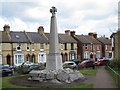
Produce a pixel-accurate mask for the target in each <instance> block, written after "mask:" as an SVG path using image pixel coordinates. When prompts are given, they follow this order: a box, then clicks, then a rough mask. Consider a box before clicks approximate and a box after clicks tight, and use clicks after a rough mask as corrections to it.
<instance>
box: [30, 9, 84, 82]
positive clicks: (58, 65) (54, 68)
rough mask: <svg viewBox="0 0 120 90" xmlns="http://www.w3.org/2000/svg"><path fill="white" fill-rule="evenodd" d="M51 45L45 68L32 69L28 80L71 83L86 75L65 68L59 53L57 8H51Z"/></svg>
mask: <svg viewBox="0 0 120 90" xmlns="http://www.w3.org/2000/svg"><path fill="white" fill-rule="evenodd" d="M50 12H51V13H52V16H51V26H50V38H49V39H50V47H49V54H48V56H47V61H46V69H45V70H32V71H31V72H30V73H29V78H28V80H37V81H40V82H47V81H48V82H51V83H52V82H55V83H71V82H73V81H75V80H79V79H84V76H83V75H82V74H81V73H80V72H79V71H77V70H72V69H69V68H67V69H63V66H62V59H61V55H60V54H59V42H58V33H57V21H56V12H57V9H56V8H55V7H52V8H51V9H50Z"/></svg>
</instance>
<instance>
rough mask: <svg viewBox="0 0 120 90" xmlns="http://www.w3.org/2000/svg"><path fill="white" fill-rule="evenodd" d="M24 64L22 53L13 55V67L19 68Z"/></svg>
mask: <svg viewBox="0 0 120 90" xmlns="http://www.w3.org/2000/svg"><path fill="white" fill-rule="evenodd" d="M23 62H24V55H23V54H22V53H17V54H14V65H16V66H19V65H21V64H22V63H23Z"/></svg>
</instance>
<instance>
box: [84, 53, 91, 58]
mask: <svg viewBox="0 0 120 90" xmlns="http://www.w3.org/2000/svg"><path fill="white" fill-rule="evenodd" d="M88 58H90V53H89V52H88V51H86V52H84V59H88Z"/></svg>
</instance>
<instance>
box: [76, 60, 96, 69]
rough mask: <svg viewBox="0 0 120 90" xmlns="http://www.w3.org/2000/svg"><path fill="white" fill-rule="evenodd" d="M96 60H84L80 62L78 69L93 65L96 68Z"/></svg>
mask: <svg viewBox="0 0 120 90" xmlns="http://www.w3.org/2000/svg"><path fill="white" fill-rule="evenodd" d="M94 66H95V64H94V60H84V61H82V62H81V63H79V64H78V69H81V68H88V67H93V68H94Z"/></svg>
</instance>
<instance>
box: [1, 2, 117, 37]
mask: <svg viewBox="0 0 120 90" xmlns="http://www.w3.org/2000/svg"><path fill="white" fill-rule="evenodd" d="M9 1H12V2H14V0H9ZM4 2H6V1H4ZM16 2H18V3H17V4H19V10H18V8H16V7H14V5H12V6H10V5H11V4H10V5H9V7H8V6H6V8H8V11H9V10H11V7H12V9H13V8H14V11H12V12H11V13H10V12H9V13H8V14H7V12H6V13H5V14H7V15H11V16H10V17H5V16H4V18H2V17H1V18H0V21H2V23H1V22H0V29H1V27H3V25H4V24H6V23H7V24H10V25H11V29H12V30H26V31H27V30H28V31H30V30H31V31H36V30H37V28H38V27H39V25H43V26H44V28H45V31H46V32H49V27H50V16H51V14H50V12H49V9H50V7H52V6H56V7H57V9H58V12H57V22H58V32H60V33H61V32H62V33H64V30H66V29H71V30H75V31H76V33H77V34H87V33H88V32H91V31H93V32H97V33H98V34H102V33H103V32H101V30H105V32H104V33H103V34H106V35H107V36H109V34H111V32H110V31H109V29H108V28H112V29H114V28H117V22H118V21H117V9H118V0H102V1H101V0H26V1H24V0H21V1H16ZM19 2H23V3H19ZM24 2H28V3H29V4H26V3H25V4H24ZM30 2H31V3H30ZM23 4H24V5H23ZM32 4H34V5H32ZM27 5H29V7H27ZM16 6H18V5H16ZM21 6H22V9H23V8H24V7H27V8H24V10H20V9H21V8H20V7H21ZM19 11H21V12H19ZM3 12H5V11H4V10H3ZM14 13H15V14H14ZM16 13H17V14H16Z"/></svg>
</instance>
